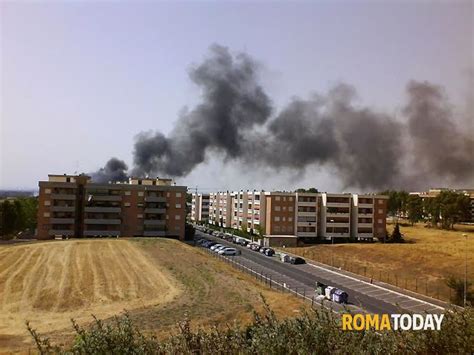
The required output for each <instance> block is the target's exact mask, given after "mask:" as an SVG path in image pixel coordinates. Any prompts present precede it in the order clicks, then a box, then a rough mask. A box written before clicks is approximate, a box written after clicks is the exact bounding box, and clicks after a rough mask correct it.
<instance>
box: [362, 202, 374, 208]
mask: <svg viewBox="0 0 474 355" xmlns="http://www.w3.org/2000/svg"><path fill="white" fill-rule="evenodd" d="M358 206H359V208H374V204H373V203H359V204H358Z"/></svg>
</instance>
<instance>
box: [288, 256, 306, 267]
mask: <svg viewBox="0 0 474 355" xmlns="http://www.w3.org/2000/svg"><path fill="white" fill-rule="evenodd" d="M290 263H291V264H294V265H299V264H306V260H304V259H303V258H300V257H298V256H297V257H291V258H290Z"/></svg>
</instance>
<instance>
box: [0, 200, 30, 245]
mask: <svg viewBox="0 0 474 355" xmlns="http://www.w3.org/2000/svg"><path fill="white" fill-rule="evenodd" d="M37 212H38V199H37V198H36V197H25V198H17V199H14V200H9V199H7V200H3V201H1V202H0V236H1V238H2V239H8V238H10V237H12V236H13V235H14V234H15V233H18V232H21V231H24V230H26V229H30V230H32V231H33V230H34V229H35V228H36V216H37Z"/></svg>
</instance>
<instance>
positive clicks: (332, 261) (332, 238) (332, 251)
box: [330, 219, 334, 266]
mask: <svg viewBox="0 0 474 355" xmlns="http://www.w3.org/2000/svg"><path fill="white" fill-rule="evenodd" d="M330 222H331V223H332V235H331V244H332V245H334V219H331V220H330ZM331 264H332V266H334V250H333V248H331Z"/></svg>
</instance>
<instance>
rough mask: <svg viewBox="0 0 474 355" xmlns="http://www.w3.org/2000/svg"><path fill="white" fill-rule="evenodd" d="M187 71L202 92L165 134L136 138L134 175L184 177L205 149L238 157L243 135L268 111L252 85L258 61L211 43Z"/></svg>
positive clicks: (265, 99) (260, 93)
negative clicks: (203, 56)
mask: <svg viewBox="0 0 474 355" xmlns="http://www.w3.org/2000/svg"><path fill="white" fill-rule="evenodd" d="M189 75H190V78H191V80H192V81H193V82H194V83H195V84H196V85H197V86H198V87H199V89H200V90H201V92H202V102H201V104H199V105H198V106H197V107H196V108H194V109H193V110H191V111H190V112H185V113H183V114H182V115H181V117H180V118H179V120H178V122H177V124H176V126H175V128H174V129H173V131H172V132H171V133H170V135H169V136H168V137H165V136H163V135H162V134H161V133H159V132H158V133H144V134H140V135H139V136H138V138H137V142H136V144H135V152H134V156H135V157H134V163H135V169H134V174H137V175H143V174H154V173H156V172H160V173H163V174H166V175H172V176H182V175H186V174H188V173H190V172H191V170H193V168H194V167H195V166H196V165H198V164H199V163H202V162H203V161H204V159H205V155H206V152H207V151H208V149H212V150H214V151H218V152H222V153H224V155H225V156H226V157H228V158H230V159H232V158H238V157H240V156H241V154H242V144H243V141H244V133H245V132H247V131H249V130H252V128H253V127H254V126H255V125H261V124H263V123H265V122H266V120H267V119H268V117H269V116H270V114H271V103H270V99H269V98H268V96H267V95H266V94H265V93H264V92H263V89H262V88H261V86H260V85H258V83H257V64H256V63H255V62H254V61H253V60H252V59H251V58H250V57H249V56H247V55H245V54H240V55H238V56H236V57H233V56H232V55H231V54H230V53H229V50H228V49H227V48H224V47H221V46H217V45H215V46H213V47H211V53H210V56H209V57H208V58H207V59H206V60H205V61H204V62H203V63H202V64H200V65H198V66H196V67H194V68H192V69H191V71H190V73H189Z"/></svg>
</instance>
